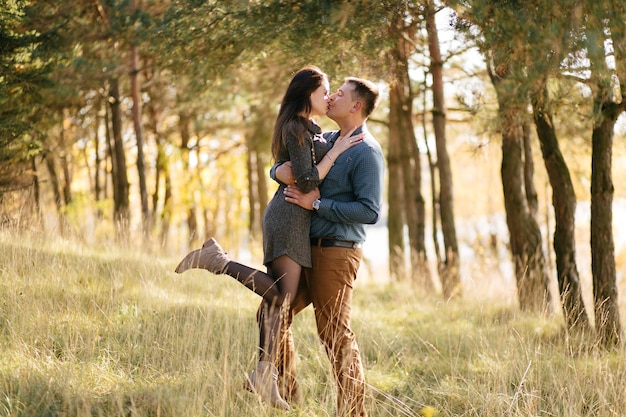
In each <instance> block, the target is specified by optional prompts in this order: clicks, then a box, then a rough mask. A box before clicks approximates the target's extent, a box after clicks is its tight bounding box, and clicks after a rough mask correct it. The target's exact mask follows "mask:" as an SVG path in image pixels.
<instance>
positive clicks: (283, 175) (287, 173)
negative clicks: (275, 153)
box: [275, 161, 296, 185]
mask: <svg viewBox="0 0 626 417" xmlns="http://www.w3.org/2000/svg"><path fill="white" fill-rule="evenodd" d="M275 176H276V179H277V180H278V181H280V182H282V183H283V184H286V185H295V184H296V179H295V177H294V176H293V170H292V169H291V161H287V162H285V163H284V164H281V165H279V166H278V167H276V171H275Z"/></svg>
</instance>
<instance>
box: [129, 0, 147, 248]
mask: <svg viewBox="0 0 626 417" xmlns="http://www.w3.org/2000/svg"><path fill="white" fill-rule="evenodd" d="M131 3H132V5H131V8H132V9H134V8H135V7H136V6H135V3H136V1H135V0H132V2H131ZM130 65H131V66H130V87H131V95H132V99H133V109H132V113H133V127H134V129H135V140H136V142H137V175H138V178H139V196H140V200H141V226H142V232H143V237H144V239H145V240H147V238H148V235H149V231H150V223H151V222H150V207H148V187H147V186H146V168H145V158H144V153H143V126H142V123H141V91H140V88H139V56H138V53H137V47H136V46H132V47H131V49H130Z"/></svg>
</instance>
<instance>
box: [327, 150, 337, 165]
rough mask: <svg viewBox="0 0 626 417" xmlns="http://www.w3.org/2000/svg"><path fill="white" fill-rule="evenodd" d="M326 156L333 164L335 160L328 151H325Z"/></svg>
mask: <svg viewBox="0 0 626 417" xmlns="http://www.w3.org/2000/svg"><path fill="white" fill-rule="evenodd" d="M326 156H327V157H328V159H330V162H332V163H333V165H335V160H334V159H333V158H331V157H330V153H327V154H326Z"/></svg>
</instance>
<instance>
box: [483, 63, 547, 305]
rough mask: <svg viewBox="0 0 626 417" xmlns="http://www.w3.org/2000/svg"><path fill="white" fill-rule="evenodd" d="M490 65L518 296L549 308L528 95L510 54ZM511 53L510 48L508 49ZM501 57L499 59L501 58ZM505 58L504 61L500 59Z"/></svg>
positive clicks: (530, 303)
mask: <svg viewBox="0 0 626 417" xmlns="http://www.w3.org/2000/svg"><path fill="white" fill-rule="evenodd" d="M498 53H499V52H496V53H494V57H493V60H491V63H490V65H489V67H488V71H489V77H490V78H491V81H492V83H493V85H494V87H495V90H496V95H497V99H498V115H499V118H500V125H501V129H502V166H501V172H500V173H501V177H502V188H503V193H504V207H505V211H506V222H507V226H508V229H509V239H510V250H511V254H512V257H513V262H514V265H515V277H516V284H517V297H518V301H519V305H520V308H521V309H522V310H524V311H534V312H540V313H544V312H547V311H549V306H550V291H549V279H548V275H547V274H546V268H545V258H544V255H543V250H542V245H541V231H540V229H539V225H538V224H537V221H536V219H535V218H534V216H533V215H532V213H531V212H530V208H529V207H528V199H527V196H526V192H525V183H526V180H525V179H524V165H523V160H522V155H523V152H524V151H523V136H524V132H523V127H522V122H521V121H522V120H524V118H525V114H524V111H525V110H524V109H525V108H526V99H524V98H523V96H522V97H520V96H518V95H516V94H518V91H517V90H518V89H517V88H515V87H516V86H517V85H518V84H517V83H516V81H514V79H513V77H512V75H511V74H510V68H509V67H508V65H507V64H505V62H506V61H507V59H508V56H497V57H496V56H495V55H497V54H498ZM507 53H510V51H507ZM498 58H499V59H498ZM500 61H502V62H500Z"/></svg>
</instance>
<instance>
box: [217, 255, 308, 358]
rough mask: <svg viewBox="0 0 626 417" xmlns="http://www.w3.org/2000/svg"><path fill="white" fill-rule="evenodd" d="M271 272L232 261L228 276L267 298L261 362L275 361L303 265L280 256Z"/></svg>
mask: <svg viewBox="0 0 626 417" xmlns="http://www.w3.org/2000/svg"><path fill="white" fill-rule="evenodd" d="M267 269H268V273H264V272H261V271H259V270H257V269H254V268H250V267H249V266H246V265H243V264H240V263H237V262H233V261H230V262H229V263H228V265H227V266H226V271H225V272H224V273H225V274H227V275H230V276H231V277H233V278H235V279H236V280H237V281H239V282H240V283H242V284H243V285H244V286H245V287H246V288H248V289H249V290H251V291H253V292H254V293H255V294H258V295H260V296H261V297H263V303H262V306H261V309H260V311H259V329H260V335H259V337H260V341H259V342H260V343H259V349H260V360H268V361H273V359H274V357H275V355H276V349H277V346H278V341H279V339H280V331H281V323H282V321H283V319H284V318H285V314H283V312H284V311H288V309H289V303H290V301H291V300H293V299H294V297H295V296H296V292H297V291H298V284H299V282H300V274H301V273H302V266H300V265H299V264H298V263H297V262H296V261H294V260H293V259H291V258H290V257H289V256H287V255H282V256H279V257H278V258H276V259H274V260H273V261H272V262H271V263H270V264H269V265H268V268H267Z"/></svg>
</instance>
